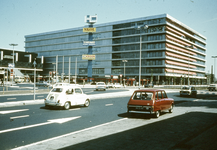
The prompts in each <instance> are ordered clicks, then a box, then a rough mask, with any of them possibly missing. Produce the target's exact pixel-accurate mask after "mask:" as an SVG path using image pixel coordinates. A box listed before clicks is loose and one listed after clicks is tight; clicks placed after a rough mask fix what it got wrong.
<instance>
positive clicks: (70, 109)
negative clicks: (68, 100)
mask: <svg viewBox="0 0 217 150" xmlns="http://www.w3.org/2000/svg"><path fill="white" fill-rule="evenodd" d="M80 109H81V108H75V109H69V111H72V110H80Z"/></svg>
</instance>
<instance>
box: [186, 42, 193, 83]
mask: <svg viewBox="0 0 217 150" xmlns="http://www.w3.org/2000/svg"><path fill="white" fill-rule="evenodd" d="M185 47H187V48H194V45H191V46H187V45H186V46H185ZM189 55H190V53H188V86H189V84H190V83H189V82H190V80H189Z"/></svg>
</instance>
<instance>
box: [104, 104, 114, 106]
mask: <svg viewBox="0 0 217 150" xmlns="http://www.w3.org/2000/svg"><path fill="white" fill-rule="evenodd" d="M112 105H113V104H105V106H112Z"/></svg>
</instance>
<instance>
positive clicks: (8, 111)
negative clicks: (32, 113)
mask: <svg viewBox="0 0 217 150" xmlns="http://www.w3.org/2000/svg"><path fill="white" fill-rule="evenodd" d="M27 110H29V109H20V110H7V111H0V114H10V113H15V112H20V111H27Z"/></svg>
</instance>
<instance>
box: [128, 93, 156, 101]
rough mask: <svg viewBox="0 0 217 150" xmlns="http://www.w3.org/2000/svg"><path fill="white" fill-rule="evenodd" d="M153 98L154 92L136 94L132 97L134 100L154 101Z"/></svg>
mask: <svg viewBox="0 0 217 150" xmlns="http://www.w3.org/2000/svg"><path fill="white" fill-rule="evenodd" d="M152 98H153V93H152V92H135V93H134V94H133V97H132V99H133V100H152Z"/></svg>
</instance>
